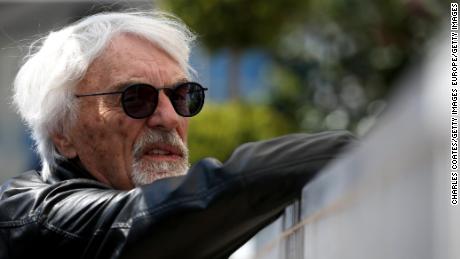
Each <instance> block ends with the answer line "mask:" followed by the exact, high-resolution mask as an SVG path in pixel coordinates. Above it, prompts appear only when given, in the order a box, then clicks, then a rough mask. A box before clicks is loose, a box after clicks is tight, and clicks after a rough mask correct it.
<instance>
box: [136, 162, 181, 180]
mask: <svg viewBox="0 0 460 259" xmlns="http://www.w3.org/2000/svg"><path fill="white" fill-rule="evenodd" d="M145 160H147V161H145ZM188 169H189V165H188V163H186V162H182V161H180V162H178V161H155V162H152V160H150V159H142V160H141V161H139V162H137V163H135V164H134V165H133V169H132V173H131V180H132V182H133V184H134V185H135V186H141V185H146V184H150V183H153V182H154V181H157V180H160V179H164V178H168V177H176V176H181V175H185V174H186V173H187V171H188Z"/></svg>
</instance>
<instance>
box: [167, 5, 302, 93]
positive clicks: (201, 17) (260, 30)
mask: <svg viewBox="0 0 460 259" xmlns="http://www.w3.org/2000/svg"><path fill="white" fill-rule="evenodd" d="M306 3H307V2H306V1H298V0H271V1H266V0H251V1H245V0H195V1H189V0H161V1H159V4H160V6H162V7H164V8H165V9H167V10H170V11H172V12H173V13H175V14H177V15H178V16H179V17H181V19H183V20H184V21H185V23H186V24H188V25H189V26H190V27H191V28H193V29H194V30H196V32H197V33H198V34H199V36H200V41H201V42H203V43H204V45H205V46H206V47H207V48H208V49H209V50H210V51H215V50H217V49H221V48H229V49H230V52H231V59H230V66H229V80H230V82H229V85H230V89H229V95H230V97H231V98H232V99H238V98H239V74H240V73H239V67H240V64H239V63H240V55H241V53H242V52H243V51H244V50H245V49H247V48H252V47H257V48H269V47H272V46H273V45H274V44H276V42H277V40H278V39H279V38H280V37H282V35H283V32H284V31H285V30H286V29H287V28H288V27H289V26H290V25H292V24H295V22H296V21H298V19H300V18H301V17H302V16H303V13H304V11H305V6H306Z"/></svg>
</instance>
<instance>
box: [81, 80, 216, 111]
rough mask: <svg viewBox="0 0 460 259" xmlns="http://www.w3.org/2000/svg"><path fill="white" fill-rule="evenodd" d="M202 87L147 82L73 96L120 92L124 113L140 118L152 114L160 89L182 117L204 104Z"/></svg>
mask: <svg viewBox="0 0 460 259" xmlns="http://www.w3.org/2000/svg"><path fill="white" fill-rule="evenodd" d="M206 90H208V88H204V87H203V86H201V85H200V84H198V83H195V82H186V83H180V84H178V85H176V86H174V87H172V88H155V87H153V86H151V85H148V84H133V85H130V86H128V87H126V88H125V89H124V90H123V91H118V92H107V93H92V94H77V95H75V97H77V98H80V97H86V96H98V95H111V94H121V105H122V106H123V110H124V111H125V113H126V115H128V116H129V117H131V118H134V119H142V118H146V117H149V116H150V115H152V114H153V112H154V111H155V109H156V108H157V104H158V96H159V94H160V91H164V93H165V94H166V96H168V98H169V100H170V101H171V104H172V106H173V107H174V110H175V111H176V112H177V114H179V115H181V116H183V117H192V116H195V115H197V114H198V113H199V112H200V111H201V108H202V107H203V104H204V97H205V96H204V91H206Z"/></svg>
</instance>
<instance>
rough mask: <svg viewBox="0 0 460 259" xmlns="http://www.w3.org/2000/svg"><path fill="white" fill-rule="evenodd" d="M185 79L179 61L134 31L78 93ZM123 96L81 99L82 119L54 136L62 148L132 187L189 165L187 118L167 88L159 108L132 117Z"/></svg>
mask: <svg viewBox="0 0 460 259" xmlns="http://www.w3.org/2000/svg"><path fill="white" fill-rule="evenodd" d="M184 80H186V74H185V72H184V71H183V70H182V69H181V67H180V66H179V64H178V63H177V62H176V61H175V60H173V59H172V58H171V57H170V56H169V55H167V54H166V53H165V52H164V51H162V50H161V49H159V48H158V47H156V46H155V45H154V44H152V43H150V42H148V41H146V40H144V39H142V38H138V37H136V36H133V35H130V34H122V35H119V36H116V37H115V38H114V39H113V40H112V42H111V43H110V45H109V46H108V48H107V49H106V50H105V51H104V52H103V53H102V55H101V56H100V57H98V58H97V59H96V60H95V61H94V62H93V63H92V64H91V65H90V67H89V69H88V72H87V74H86V75H85V77H84V78H83V80H82V81H81V82H80V83H79V84H78V85H77V87H76V91H75V93H77V94H88V93H99V92H113V91H121V90H123V89H124V88H125V87H126V86H127V85H131V84H133V83H146V84H150V85H152V86H155V87H158V88H163V87H172V86H174V85H175V84H177V83H178V82H181V81H184ZM120 97H121V95H102V96H90V97H83V98H78V99H77V100H76V101H77V102H78V111H77V118H78V119H77V120H76V122H75V124H73V127H72V128H70V129H68V130H67V132H64V134H63V136H60V137H59V136H56V137H54V138H53V140H54V142H55V144H56V146H57V148H58V150H59V152H60V153H61V154H62V155H64V156H66V157H67V158H74V157H78V158H79V159H80V161H81V162H82V164H83V165H84V166H85V168H86V169H87V170H88V171H89V172H90V173H91V174H92V175H93V176H94V177H95V178H96V179H98V180H99V181H101V182H103V183H106V184H109V185H110V186H112V187H113V188H115V189H131V188H133V187H134V186H138V185H142V184H147V183H151V182H153V181H154V180H157V179H161V178H164V177H169V176H175V175H180V174H184V173H185V172H186V171H187V169H188V150H187V148H186V145H185V143H186V141H187V129H188V119H187V118H185V117H181V116H180V115H178V114H177V113H176V112H175V111H174V108H173V106H172V104H171V102H170V100H169V99H168V97H167V96H166V95H165V94H164V92H163V91H160V94H159V100H158V105H157V108H156V110H155V112H154V113H153V114H152V115H150V116H149V117H147V118H144V119H133V118H130V117H129V116H127V115H126V114H125V113H124V111H123V108H122V106H121V103H120Z"/></svg>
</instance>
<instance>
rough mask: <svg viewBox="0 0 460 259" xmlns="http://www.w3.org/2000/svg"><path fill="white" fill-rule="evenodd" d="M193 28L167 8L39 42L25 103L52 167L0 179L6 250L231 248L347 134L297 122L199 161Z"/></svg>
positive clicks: (10, 254)
mask: <svg viewBox="0 0 460 259" xmlns="http://www.w3.org/2000/svg"><path fill="white" fill-rule="evenodd" d="M193 39H194V35H193V34H192V33H191V32H190V31H189V30H188V29H187V27H186V26H185V25H183V24H182V23H181V22H180V21H178V20H177V19H175V18H172V17H171V16H169V15H164V14H159V13H104V14H97V15H94V16H91V17H87V18H85V19H83V20H81V21H79V22H77V23H75V24H73V25H70V26H68V27H66V28H63V29H61V30H59V31H57V32H51V33H50V34H49V35H48V36H47V37H45V38H44V39H42V40H41V41H39V42H37V43H36V44H34V45H33V46H32V49H31V53H32V54H30V55H29V56H28V57H27V59H26V62H25V64H24V65H23V66H22V67H21V69H20V71H19V72H18V74H17V77H16V80H15V83H14V85H15V89H14V90H15V96H14V101H15V104H16V106H17V108H18V111H19V113H20V115H21V116H22V118H23V119H24V121H25V122H26V123H27V125H28V126H29V127H30V129H31V132H32V134H33V137H34V140H35V141H36V145H37V150H38V152H39V154H40V156H41V159H42V163H43V169H42V171H40V172H36V171H29V172H26V173H24V174H21V175H19V176H17V177H15V178H13V179H11V180H9V181H7V182H6V183H4V184H3V186H2V187H1V189H0V258H118V257H122V256H126V257H127V258H138V257H141V258H142V257H148V258H165V257H167V258H225V257H227V256H228V255H230V254H231V253H232V252H233V251H234V250H235V249H236V248H238V246H240V245H241V244H242V243H243V242H245V241H246V240H247V239H248V238H250V237H251V236H252V235H253V234H255V233H256V232H257V231H258V230H259V229H260V228H262V227H263V226H264V225H266V224H268V223H269V222H270V221H272V220H273V219H275V218H276V217H277V216H278V215H279V214H280V213H281V212H282V210H283V208H284V207H285V206H286V205H287V204H289V202H292V200H293V199H294V198H295V197H296V195H298V194H299V191H300V190H301V188H302V186H303V185H304V184H305V183H306V182H307V181H308V180H309V179H311V178H312V177H313V176H314V175H315V173H316V172H317V171H318V170H319V169H320V168H321V167H322V166H323V165H325V164H326V163H327V162H328V161H329V160H330V159H332V158H334V157H336V155H337V153H338V152H339V150H340V149H341V148H342V147H343V146H344V145H345V144H346V143H348V142H349V140H350V136H349V135H348V134H347V133H343V132H332V133H322V134H317V135H305V134H295V135H289V136H285V137H281V138H277V139H273V140H270V141H265V142H256V143H249V144H246V145H243V146H242V147H240V148H238V149H237V150H236V151H235V152H234V154H233V155H232V157H231V158H230V159H229V160H228V161H227V162H226V163H225V164H221V163H220V162H218V161H216V160H214V159H204V160H202V161H200V162H199V163H197V164H196V165H195V166H194V167H192V168H189V162H188V150H187V146H186V143H187V127H188V122H189V117H192V116H194V115H196V114H198V113H199V112H200V110H201V108H202V106H203V103H204V98H205V92H206V90H207V89H206V88H205V87H203V86H201V85H200V84H199V83H196V82H192V80H191V79H190V78H191V72H190V71H191V69H190V67H189V64H188V58H189V52H190V47H189V45H190V43H191V42H192V41H193ZM209 123H212V122H209ZM160 179H161V180H160Z"/></svg>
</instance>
